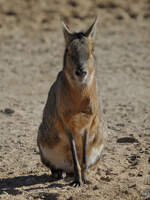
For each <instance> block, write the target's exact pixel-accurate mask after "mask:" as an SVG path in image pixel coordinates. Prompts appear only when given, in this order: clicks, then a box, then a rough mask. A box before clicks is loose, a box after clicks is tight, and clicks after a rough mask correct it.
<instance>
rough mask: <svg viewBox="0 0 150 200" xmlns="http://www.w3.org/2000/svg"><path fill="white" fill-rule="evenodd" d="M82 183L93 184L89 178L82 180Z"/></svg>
mask: <svg viewBox="0 0 150 200" xmlns="http://www.w3.org/2000/svg"><path fill="white" fill-rule="evenodd" d="M82 181H83V183H84V184H91V181H89V180H88V179H87V178H85V177H84V178H82Z"/></svg>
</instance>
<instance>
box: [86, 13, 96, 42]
mask: <svg viewBox="0 0 150 200" xmlns="http://www.w3.org/2000/svg"><path fill="white" fill-rule="evenodd" d="M97 23H98V17H96V18H95V20H94V22H93V23H92V25H91V26H90V27H89V28H88V29H87V31H85V36H86V37H88V38H91V39H93V38H94V36H95V34H96V25H97Z"/></svg>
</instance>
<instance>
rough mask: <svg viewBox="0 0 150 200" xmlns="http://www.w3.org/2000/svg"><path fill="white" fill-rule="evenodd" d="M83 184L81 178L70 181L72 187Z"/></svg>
mask: <svg viewBox="0 0 150 200" xmlns="http://www.w3.org/2000/svg"><path fill="white" fill-rule="evenodd" d="M82 185H83V182H82V180H74V181H73V182H72V183H71V186H73V187H80V186H82Z"/></svg>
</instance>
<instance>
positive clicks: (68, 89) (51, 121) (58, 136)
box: [37, 34, 105, 172]
mask: <svg viewBox="0 0 150 200" xmlns="http://www.w3.org/2000/svg"><path fill="white" fill-rule="evenodd" d="M73 37H76V35H75V34H74V36H73ZM83 37H84V36H83ZM84 40H86V41H87V42H88V46H89V47H88V48H89V50H88V51H89V56H88V64H87V65H86V67H85V69H86V71H87V72H88V77H87V80H88V79H89V80H90V78H91V77H93V78H91V80H90V81H89V82H86V83H83V84H82V83H81V84H80V83H79V84H78V83H77V80H75V77H74V75H73V70H74V68H73V67H71V65H73V64H72V63H71V62H70V60H69V59H70V57H69V56H70V55H69V54H68V55H65V58H64V59H65V66H64V67H63V70H62V71H61V72H60V73H59V74H58V76H57V79H56V81H55V82H54V84H53V85H52V87H51V89H50V92H49V95H48V99H47V103H46V106H45V108H44V111H43V120H42V123H41V125H40V128H39V132H38V138H37V142H38V146H39V149H40V154H41V160H42V162H43V160H44V162H43V163H44V164H45V163H48V164H47V166H49V167H50V168H51V167H52V168H56V169H62V170H64V171H70V172H72V167H71V168H70V169H69V170H68V169H64V168H61V166H55V163H53V161H52V162H51V160H48V159H47V158H46V157H45V156H44V155H43V152H42V150H41V148H45V147H46V148H47V149H48V150H49V153H51V151H53V149H54V148H55V153H56V154H57V155H55V156H56V157H57V156H58V157H59V156H60V157H59V159H61V158H62V159H64V160H65V161H66V162H68V163H70V166H73V158H72V153H71V149H70V143H69V139H68V136H67V131H66V130H69V131H70V132H71V133H72V136H73V138H74V141H75V145H76V150H77V156H78V161H79V164H80V166H81V168H82V160H83V148H82V146H83V140H82V137H83V135H84V130H88V131H89V137H88V146H87V160H88V159H89V157H90V153H91V151H92V149H93V148H97V147H98V148H99V145H101V144H103V143H104V141H105V129H104V127H103V120H102V116H101V115H102V111H101V110H100V109H101V108H100V105H99V102H100V101H99V96H98V92H97V84H96V75H95V68H94V57H93V55H92V49H93V44H92V40H91V38H90V37H84ZM86 41H85V42H86ZM66 48H68V49H69V48H70V46H69V42H68V41H67V44H66ZM71 51H72V49H71V50H70V53H71ZM92 74H93V75H92ZM81 132H82V133H81ZM61 156H62V157H61ZM99 159H100V156H98V157H97V158H96V159H95V161H94V163H92V164H91V165H90V166H88V167H91V166H93V165H95V164H96V163H97V162H98V161H99ZM58 162H59V161H58Z"/></svg>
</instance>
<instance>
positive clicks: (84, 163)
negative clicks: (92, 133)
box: [82, 130, 90, 184]
mask: <svg viewBox="0 0 150 200" xmlns="http://www.w3.org/2000/svg"><path fill="white" fill-rule="evenodd" d="M88 136H89V131H87V130H85V132H84V135H83V140H82V141H83V156H82V157H83V160H82V181H83V183H85V184H88V183H90V182H89V181H88V180H87V147H88Z"/></svg>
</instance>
